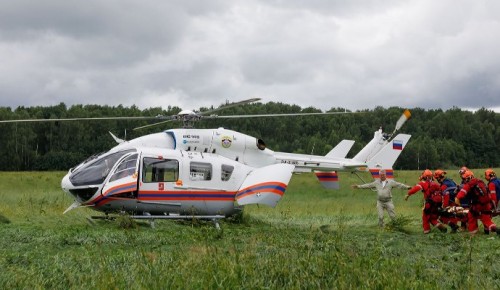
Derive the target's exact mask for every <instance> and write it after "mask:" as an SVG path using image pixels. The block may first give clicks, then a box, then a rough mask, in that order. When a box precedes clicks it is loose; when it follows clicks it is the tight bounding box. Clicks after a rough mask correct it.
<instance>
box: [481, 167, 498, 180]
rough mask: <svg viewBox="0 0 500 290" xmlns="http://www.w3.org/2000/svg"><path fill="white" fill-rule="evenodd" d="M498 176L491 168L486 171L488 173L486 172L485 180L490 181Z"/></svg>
mask: <svg viewBox="0 0 500 290" xmlns="http://www.w3.org/2000/svg"><path fill="white" fill-rule="evenodd" d="M496 176H497V175H496V174H495V171H493V169H491V168H488V169H486V171H485V172H484V178H486V180H490V179H491V178H492V177H496Z"/></svg>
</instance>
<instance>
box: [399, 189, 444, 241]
mask: <svg viewBox="0 0 500 290" xmlns="http://www.w3.org/2000/svg"><path fill="white" fill-rule="evenodd" d="M419 191H422V192H423V193H424V208H423V210H422V227H423V228H424V234H427V233H429V232H430V231H431V224H432V225H433V226H435V227H438V228H439V230H441V231H443V232H444V231H446V227H445V226H444V225H443V224H441V223H440V222H439V221H438V218H439V207H441V203H442V195H441V189H440V186H439V184H438V183H436V182H432V181H429V180H423V181H420V182H419V183H417V185H415V186H414V187H412V188H410V189H409V190H408V193H407V194H408V195H412V194H415V193H417V192H419Z"/></svg>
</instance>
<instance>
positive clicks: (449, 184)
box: [434, 169, 467, 232]
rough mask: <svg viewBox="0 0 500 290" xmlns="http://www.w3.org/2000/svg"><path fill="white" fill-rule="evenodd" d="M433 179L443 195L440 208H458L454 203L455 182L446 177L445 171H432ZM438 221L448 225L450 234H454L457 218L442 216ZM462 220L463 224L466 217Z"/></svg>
mask: <svg viewBox="0 0 500 290" xmlns="http://www.w3.org/2000/svg"><path fill="white" fill-rule="evenodd" d="M434 179H435V180H436V181H437V182H438V183H439V185H440V190H441V192H442V194H443V204H442V208H443V209H445V208H447V207H451V206H460V205H458V204H456V203H455V196H456V193H457V191H456V190H457V184H456V183H455V181H453V180H451V179H449V178H448V177H446V171H444V170H441V169H437V170H436V171H434ZM439 219H440V220H441V222H443V223H444V224H445V225H449V226H450V228H451V231H452V232H456V231H457V230H458V225H457V224H458V221H459V218H458V217H456V216H452V215H449V216H446V215H444V214H442V215H441V216H440V217H439ZM463 219H464V222H465V221H466V220H467V217H463Z"/></svg>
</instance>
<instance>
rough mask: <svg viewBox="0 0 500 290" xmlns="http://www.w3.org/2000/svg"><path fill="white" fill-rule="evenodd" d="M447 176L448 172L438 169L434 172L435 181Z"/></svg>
mask: <svg viewBox="0 0 500 290" xmlns="http://www.w3.org/2000/svg"><path fill="white" fill-rule="evenodd" d="M445 175H446V171H444V170H441V169H437V170H436V171H434V178H435V179H441V178H444V176H445Z"/></svg>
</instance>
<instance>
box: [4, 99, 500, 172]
mask: <svg viewBox="0 0 500 290" xmlns="http://www.w3.org/2000/svg"><path fill="white" fill-rule="evenodd" d="M211 109H214V108H213V107H212V108H201V111H204V110H211ZM403 110H404V109H403V108H399V107H390V108H383V107H376V108H375V109H373V110H361V111H355V112H351V111H347V112H349V113H351V114H338V115H324V116H295V117H274V118H272V117H259V118H240V119H205V120H202V121H201V122H198V123H196V124H195V126H196V127H197V128H217V127H224V128H228V129H232V130H235V131H239V132H242V133H245V134H248V135H251V136H254V137H257V138H260V139H263V140H264V141H265V142H266V144H267V146H268V148H270V149H272V150H274V151H282V152H292V153H306V154H315V155H324V154H326V153H328V152H329V151H330V150H331V149H332V148H333V147H334V146H335V145H336V144H337V143H338V142H340V141H341V140H342V139H350V140H355V141H356V143H355V144H354V146H353V148H352V149H351V151H350V152H349V155H348V157H352V156H354V155H355V154H356V153H357V152H358V151H359V150H361V148H362V147H363V146H364V145H366V144H367V143H368V142H369V141H370V140H371V139H372V138H373V132H374V131H375V130H377V129H378V128H379V127H383V128H384V132H388V133H391V132H392V131H393V130H394V126H395V123H396V121H397V120H398V119H399V117H400V116H401V114H402V112H403ZM180 111H181V109H180V108H179V107H175V106H174V107H171V106H169V107H168V108H166V109H163V108H160V107H153V108H148V109H143V110H141V109H139V108H138V107H136V106H131V107H124V106H122V105H119V106H101V105H73V106H71V107H69V108H68V107H67V106H66V105H65V104H64V103H61V104H59V105H56V106H46V107H42V106H36V107H17V108H15V109H12V108H10V107H0V120H17V119H59V118H99V117H139V116H148V117H154V116H157V115H163V116H168V115H173V114H177V113H178V112H180ZM345 111H346V110H345V109H343V108H332V109H330V110H329V112H345ZM410 111H411V112H412V118H411V119H410V120H409V121H408V122H406V124H405V125H404V126H403V128H402V130H401V131H402V132H404V133H407V134H411V135H412V138H411V139H410V142H409V144H408V145H407V146H406V148H405V150H404V151H403V153H402V154H401V156H400V158H399V159H398V161H397V162H396V164H395V166H394V167H395V169H408V170H418V169H424V168H454V167H457V168H458V167H460V166H463V165H466V166H468V167H471V168H486V167H499V166H500V157H499V154H498V153H499V150H498V145H497V144H500V127H499V124H500V114H499V113H495V112H493V111H491V110H487V109H484V108H483V109H480V110H477V111H475V112H471V111H466V110H461V109H460V108H456V107H454V108H452V109H449V110H441V109H436V110H425V109H422V108H413V109H410ZM314 112H321V110H319V109H317V108H314V107H308V108H301V107H299V106H297V105H290V104H284V103H276V102H269V103H266V104H262V103H254V104H247V105H243V106H239V107H233V108H227V109H224V110H222V111H220V112H218V113H219V114H220V115H234V114H237V115H245V114H284V113H314ZM153 122H154V120H88V121H48V122H18V123H0V136H1V138H0V170H1V171H24V170H26V171H29V170H67V169H69V168H71V167H73V166H75V165H77V164H78V163H80V162H81V161H83V160H84V159H85V158H87V157H88V156H91V155H93V154H96V153H99V152H103V151H107V150H109V149H110V148H112V147H113V146H115V145H116V143H115V141H114V140H113V139H112V138H111V136H110V135H109V133H108V131H110V132H112V133H113V134H115V135H117V136H118V137H119V138H122V139H126V140H130V139H133V138H136V137H139V136H142V135H145V134H149V133H154V132H158V131H161V130H166V129H170V128H176V127H179V126H181V124H179V123H176V122H168V123H165V124H162V125H159V126H155V127H150V128H146V129H143V130H132V128H136V127H139V126H143V125H147V124H151V123H153Z"/></svg>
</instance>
